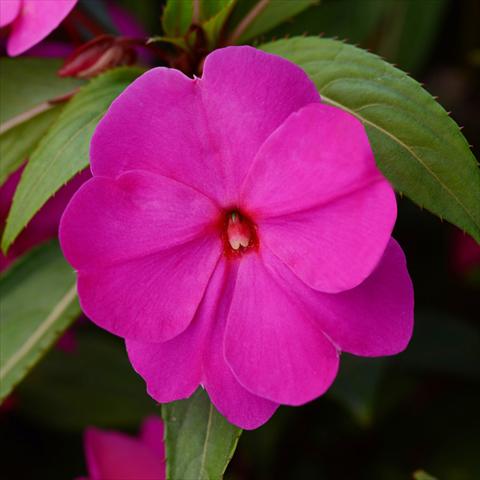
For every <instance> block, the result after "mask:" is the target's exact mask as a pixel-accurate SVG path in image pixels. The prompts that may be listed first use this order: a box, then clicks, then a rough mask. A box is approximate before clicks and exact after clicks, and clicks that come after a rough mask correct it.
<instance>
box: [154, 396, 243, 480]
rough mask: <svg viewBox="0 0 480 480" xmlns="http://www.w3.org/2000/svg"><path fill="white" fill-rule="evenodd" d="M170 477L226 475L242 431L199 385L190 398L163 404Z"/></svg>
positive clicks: (203, 478)
mask: <svg viewBox="0 0 480 480" xmlns="http://www.w3.org/2000/svg"><path fill="white" fill-rule="evenodd" d="M162 417H163V421H164V423H165V429H166V436H165V438H166V440H165V441H166V449H167V478H168V479H169V480H185V479H187V478H195V479H198V480H218V479H221V478H222V477H223V474H224V472H225V469H226V468H227V465H228V463H229V462H230V460H231V458H232V456H233V452H234V451H235V448H236V446H237V443H238V439H239V437H240V434H241V432H242V431H241V430H240V429H239V428H237V427H234V426H233V425H231V424H230V423H228V422H227V420H225V419H224V418H223V417H222V416H221V415H220V414H219V413H218V412H217V410H216V409H215V407H214V406H213V405H212V404H211V403H210V400H209V399H208V396H207V394H206V393H205V392H204V391H203V390H202V389H201V388H199V389H198V390H197V391H196V393H195V394H194V395H192V397H190V398H189V399H187V400H180V401H177V402H173V403H169V404H164V405H162Z"/></svg>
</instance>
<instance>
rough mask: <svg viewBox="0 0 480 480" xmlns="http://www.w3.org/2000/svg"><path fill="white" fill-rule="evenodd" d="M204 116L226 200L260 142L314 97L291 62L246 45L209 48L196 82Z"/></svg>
mask: <svg viewBox="0 0 480 480" xmlns="http://www.w3.org/2000/svg"><path fill="white" fill-rule="evenodd" d="M200 87H201V90H202V99H203V102H204V104H205V114H206V117H207V119H208V124H209V126H210V129H211V131H212V132H218V134H217V135H216V138H215V141H216V146H217V148H218V149H219V150H220V151H221V152H222V160H223V162H224V163H225V165H226V167H225V168H226V169H227V173H228V175H227V176H226V180H227V181H228V182H229V183H230V188H229V192H231V193H232V198H231V199H230V200H231V201H232V202H235V201H236V200H237V195H238V189H239V187H240V186H241V184H242V182H243V180H244V178H245V175H246V174H247V172H248V170H249V168H250V166H251V164H252V161H253V159H254V157H255V154H256V153H257V151H258V149H259V148H260V146H261V145H262V143H263V142H264V141H265V140H266V139H267V138H268V136H269V135H270V134H271V133H272V132H273V131H274V130H275V129H276V128H277V127H279V126H280V125H281V124H282V123H283V122H284V121H285V119H286V118H287V117H288V116H289V115H290V114H291V113H292V112H295V111H297V110H298V109H300V108H302V107H304V106H305V105H308V104H310V103H313V102H319V101H320V97H319V95H318V92H317V89H316V87H315V85H314V84H313V82H312V81H311V80H310V79H309V78H308V77H307V75H306V73H305V72H304V71H303V70H302V69H300V68H299V67H297V66H296V65H294V64H293V63H291V62H289V61H287V60H285V59H283V58H281V57H278V56H276V55H271V54H268V53H265V52H262V51H261V50H257V49H255V48H252V47H248V46H243V47H227V48H222V49H218V50H215V51H214V52H212V53H211V54H210V55H208V57H207V58H206V59H205V64H204V66H203V76H202V81H201V84H200Z"/></svg>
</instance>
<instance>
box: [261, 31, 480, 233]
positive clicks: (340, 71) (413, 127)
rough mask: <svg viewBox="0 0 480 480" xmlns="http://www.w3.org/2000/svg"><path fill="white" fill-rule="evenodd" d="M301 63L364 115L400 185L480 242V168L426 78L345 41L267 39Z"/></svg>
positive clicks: (325, 92) (330, 93) (339, 102)
mask: <svg viewBox="0 0 480 480" xmlns="http://www.w3.org/2000/svg"><path fill="white" fill-rule="evenodd" d="M261 48H263V49H264V50H265V51H267V52H270V53H275V54H277V55H280V56H282V57H285V58H287V59H289V60H291V61H292V62H294V63H296V64H297V65H299V66H300V67H302V68H303V69H304V70H305V71H306V73H307V74H308V75H309V76H310V78H311V79H312V80H313V81H314V82H315V84H316V86H317V88H318V91H319V92H320V95H321V96H322V99H323V101H324V102H325V103H328V104H330V105H334V106H336V107H339V108H342V109H344V110H346V111H348V112H350V113H351V114H352V115H355V116H356V117H357V118H358V119H359V120H361V121H362V122H363V124H364V125H365V128H366V130H367V134H368V136H369V139H370V142H371V144H372V147H373V151H374V153H375V158H376V160H377V163H378V166H379V167H380V169H381V170H382V172H383V173H384V174H385V176H386V177H387V178H388V179H389V180H390V182H391V183H392V184H393V186H394V187H395V188H396V189H397V190H398V191H399V192H401V193H403V194H405V195H407V196H408V197H410V198H411V199H412V200H413V201H414V202H415V203H417V204H418V205H420V206H421V207H425V208H427V209H428V210H430V211H431V212H432V213H435V214H437V215H438V216H440V217H441V218H445V219H446V220H448V221H450V222H451V223H453V224H455V225H457V226H458V227H460V228H461V229H462V230H465V231H466V232H468V233H469V234H470V235H472V236H473V237H474V238H476V239H477V241H479V242H480V170H479V168H478V164H477V162H476V160H475V157H474V156H473V154H472V152H471V150H470V148H469V146H468V143H467V141H466V140H465V138H464V137H463V135H462V134H461V132H460V129H459V128H458V125H457V124H456V123H455V122H454V121H453V120H452V119H451V118H450V117H449V116H448V114H447V112H446V111H445V110H444V109H443V108H442V107H441V106H440V105H439V104H438V103H437V102H436V101H435V100H434V98H433V97H432V96H431V95H430V94H429V93H428V92H427V91H426V90H424V89H423V88H422V87H421V85H420V84H419V83H417V82H416V81H415V80H413V79H412V78H410V77H408V76H407V75H406V74H405V73H403V72H402V71H400V70H398V69H396V68H394V67H393V66H392V65H390V64H388V63H386V62H384V61H383V60H382V59H380V58H379V57H377V56H376V55H373V54H371V53H368V52H366V51H363V50H361V49H359V48H356V47H353V46H351V45H347V44H344V43H342V42H339V41H335V40H329V39H322V38H316V37H315V38H314V37H306V38H299V37H297V38H292V39H290V40H281V41H278V42H272V43H269V44H265V45H263V46H262V47H261Z"/></svg>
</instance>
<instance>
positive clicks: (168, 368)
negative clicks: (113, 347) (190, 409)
mask: <svg viewBox="0 0 480 480" xmlns="http://www.w3.org/2000/svg"><path fill="white" fill-rule="evenodd" d="M235 276H236V266H235V265H234V264H230V263H227V262H224V261H220V262H218V264H217V268H216V269H215V272H214V274H213V275H212V278H211V280H210V282H209V285H208V288H207V291H206V293H205V297H204V298H203V300H202V303H201V305H200V307H199V309H198V312H197V315H196V317H195V319H194V320H193V322H192V324H191V325H190V326H189V327H188V328H187V330H185V331H184V332H183V333H181V334H180V335H178V336H177V337H175V338H174V339H172V340H169V341H168V342H164V343H141V342H136V341H132V340H127V341H126V345H127V351H128V356H129V359H130V361H131V363H132V365H133V368H134V369H135V370H136V371H137V373H138V374H139V375H141V376H142V377H143V379H144V380H145V382H146V383H147V390H148V393H149V394H150V395H151V396H152V397H153V398H154V399H155V400H156V401H157V402H160V403H168V402H172V401H174V400H179V399H182V398H187V397H189V396H190V395H192V394H193V393H194V392H195V390H196V389H197V387H198V385H199V384H203V385H204V387H205V389H206V390H207V392H208V394H209V396H210V399H211V401H212V403H213V404H214V405H215V406H216V407H217V409H218V410H219V411H220V412H221V413H222V414H223V415H224V416H225V417H226V418H227V419H228V420H229V421H230V422H231V423H234V424H235V425H238V426H239V427H241V428H246V429H250V428H256V427H258V426H260V425H261V424H263V423H265V422H266V421H267V420H268V419H269V418H270V417H271V416H272V415H273V413H274V412H275V410H276V408H277V405H276V404H274V403H272V402H270V401H268V400H265V399H262V398H259V397H257V396H255V395H253V394H251V393H250V392H248V391H247V390H245V389H244V388H243V387H242V386H241V385H240V384H239V383H238V381H237V380H236V379H235V377H234V376H233V374H232V372H231V370H230V367H229V366H228V365H227V363H226V362H225V360H224V358H223V333H224V330H225V318H226V314H227V312H228V308H229V306H230V300H231V293H232V290H233V286H234V284H235Z"/></svg>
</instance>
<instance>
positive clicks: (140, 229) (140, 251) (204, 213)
mask: <svg viewBox="0 0 480 480" xmlns="http://www.w3.org/2000/svg"><path fill="white" fill-rule="evenodd" d="M218 215H219V212H218V210H217V209H216V207H215V206H214V205H213V203H212V202H211V201H210V200H209V199H208V198H207V197H205V196H204V195H202V194H201V193H199V192H197V191H196V190H193V189H191V188H190V187H187V186H185V185H183V184H181V183H178V182H176V181H174V180H171V179H169V178H166V177H161V176H158V175H152V174H151V173H149V172H142V171H131V172H127V173H125V174H123V175H121V176H119V177H118V178H116V179H111V178H107V177H94V178H92V179H91V180H90V181H89V182H87V183H86V184H85V185H84V186H83V187H82V188H81V189H80V190H79V191H78V192H77V194H76V195H75V196H74V197H73V199H72V201H71V202H70V204H69V205H68V207H67V208H66V210H65V213H64V215H63V218H62V221H61V224H60V241H61V244H62V249H63V253H64V255H65V256H66V258H67V259H68V261H69V262H70V263H71V264H72V265H73V266H74V267H75V268H76V269H79V270H82V269H85V268H95V269H98V268H99V267H101V266H106V265H111V264H113V263H116V264H119V263H122V262H125V261H129V260H131V259H134V258H137V257H145V256H147V255H149V254H152V253H155V252H158V251H160V250H165V249H167V248H171V247H173V246H175V245H178V244H182V243H185V242H188V241H191V240H192V239H194V238H196V237H199V236H201V235H202V234H204V233H207V234H212V233H213V230H214V223H215V222H216V220H217V217H218Z"/></svg>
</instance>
